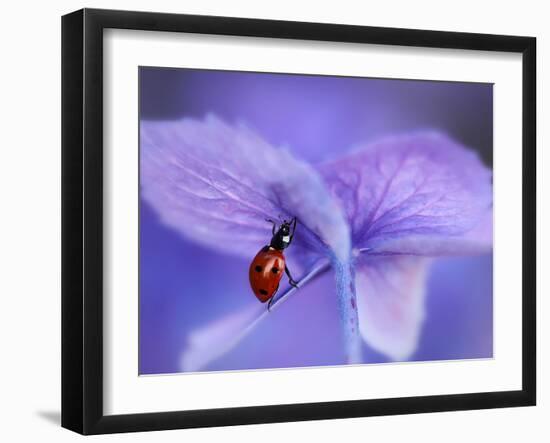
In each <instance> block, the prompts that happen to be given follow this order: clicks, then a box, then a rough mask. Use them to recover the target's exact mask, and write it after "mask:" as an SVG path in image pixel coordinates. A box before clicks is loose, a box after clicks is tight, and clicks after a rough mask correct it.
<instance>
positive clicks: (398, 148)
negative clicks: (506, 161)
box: [319, 132, 492, 255]
mask: <svg viewBox="0 0 550 443" xmlns="http://www.w3.org/2000/svg"><path fill="white" fill-rule="evenodd" d="M319 170H320V171H321V173H322V175H323V177H324V178H325V180H326V182H327V184H328V186H329V188H330V189H331V192H332V193H333V195H335V196H336V197H337V198H338V200H339V201H340V204H341V206H342V208H343V211H344V213H345V214H346V216H347V219H348V222H349V224H350V227H351V230H352V241H353V246H354V248H356V249H367V250H369V251H371V252H372V253H388V254H420V255H453V254H461V253H468V252H477V251H478V249H480V248H486V247H487V246H488V247H489V248H490V245H491V238H490V230H486V231H485V236H484V237H483V236H478V237H473V236H469V235H468V233H469V232H470V231H473V230H475V229H476V228H477V227H478V226H479V225H480V223H482V221H483V220H487V219H489V218H490V216H491V212H492V175H491V171H490V170H489V169H488V168H487V167H485V166H484V165H483V163H482V162H481V161H480V159H479V158H478V156H477V154H475V153H474V152H473V151H471V150H469V149H467V148H465V147H463V146H461V145H460V144H458V143H456V142H454V141H453V140H451V139H449V138H448V137H447V136H445V135H442V134H439V133H435V132H430V133H419V134H414V135H408V136H400V137H392V138H388V139H385V140H382V141H380V142H378V143H374V144H371V145H368V146H365V147H362V148H361V149H359V150H357V151H356V152H354V153H352V154H350V155H348V156H346V157H343V158H341V159H337V160H335V161H332V162H330V163H326V164H323V165H321V166H319Z"/></svg>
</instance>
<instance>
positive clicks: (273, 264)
mask: <svg viewBox="0 0 550 443" xmlns="http://www.w3.org/2000/svg"><path fill="white" fill-rule="evenodd" d="M267 221H268V222H271V223H273V229H272V234H273V237H272V238H271V242H270V243H269V245H267V246H264V247H263V248H262V249H260V252H258V254H256V257H254V260H252V263H250V270H249V271H248V276H249V278H250V287H251V288H252V291H253V292H254V295H255V296H256V297H257V298H258V300H260V301H261V302H262V303H265V302H266V301H268V300H269V304H268V305H267V309H268V310H269V309H270V308H271V304H272V303H273V300H274V297H273V296H274V295H275V293H276V292H277V289H279V283H280V281H281V278H282V277H283V271H284V272H285V273H286V275H287V276H288V282H289V283H290V285H292V286H294V287H295V288H297V287H298V284H297V282H296V281H294V279H293V278H292V276H291V275H290V271H289V270H288V266H287V265H286V261H285V256H284V255H283V250H284V249H286V248H288V247H289V246H290V243H291V242H292V238H293V237H294V233H295V232H296V217H294V218H293V219H292V220H291V221H289V222H287V221H286V220H284V221H283V223H282V224H281V226H279V229H277V224H276V223H275V222H274V221H273V220H267ZM291 227H292V233H291V232H290V231H291Z"/></svg>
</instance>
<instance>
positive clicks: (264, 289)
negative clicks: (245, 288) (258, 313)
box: [248, 246, 285, 303]
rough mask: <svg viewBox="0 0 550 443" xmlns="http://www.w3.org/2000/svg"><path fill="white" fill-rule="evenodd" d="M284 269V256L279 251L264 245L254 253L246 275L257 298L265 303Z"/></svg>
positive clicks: (273, 291) (275, 288) (272, 294)
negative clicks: (254, 255)
mask: <svg viewBox="0 0 550 443" xmlns="http://www.w3.org/2000/svg"><path fill="white" fill-rule="evenodd" d="M284 270H285V257H284V255H283V253H282V252H281V251H278V250H276V249H273V248H270V247H268V246H266V247H265V248H262V249H261V250H260V252H258V254H256V257H254V260H252V263H251V264H250V270H249V273H248V276H249V278H250V286H251V288H252V291H253V292H254V295H255V296H256V297H257V298H258V300H260V301H261V302H262V303H265V302H266V301H268V300H269V299H270V298H271V297H273V296H274V295H275V293H276V292H277V289H279V282H280V281H281V278H282V276H283V272H284Z"/></svg>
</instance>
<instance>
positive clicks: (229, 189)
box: [140, 116, 350, 258]
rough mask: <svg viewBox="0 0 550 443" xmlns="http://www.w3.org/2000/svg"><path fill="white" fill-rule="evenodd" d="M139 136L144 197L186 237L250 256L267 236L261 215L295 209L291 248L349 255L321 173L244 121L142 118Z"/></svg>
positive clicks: (267, 228) (289, 213) (273, 215)
mask: <svg viewBox="0 0 550 443" xmlns="http://www.w3.org/2000/svg"><path fill="white" fill-rule="evenodd" d="M140 137H141V156H140V158H141V171H140V173H141V174H140V175H141V186H142V195H143V198H144V199H145V200H146V201H147V202H148V203H149V204H150V205H151V206H152V207H153V208H154V209H155V210H156V211H157V213H158V214H159V216H160V218H161V220H162V221H163V222H164V223H165V224H167V225H168V226H170V227H172V228H174V229H175V230H176V231H178V232H180V233H181V234H183V235H184V236H186V237H187V238H189V239H192V240H194V241H197V242H199V243H201V244H204V245H206V246H208V247H210V248H213V249H215V250H219V251H224V252H228V253H233V254H239V255H242V256H245V257H253V256H254V254H255V253H256V252H257V250H258V249H259V248H260V247H261V246H263V245H264V244H266V243H267V242H268V241H269V238H270V235H271V225H270V224H269V223H267V222H266V221H265V219H266V218H272V219H277V218H278V217H279V216H281V217H285V218H287V219H290V218H291V217H293V216H296V217H298V220H299V226H298V229H299V235H297V238H296V246H295V249H299V248H300V247H302V248H306V249H307V250H315V251H316V252H318V253H319V252H328V251H332V253H334V254H335V255H336V256H337V257H341V258H347V257H348V256H349V251H350V239H349V228H348V226H347V224H346V222H345V220H344V217H343V214H342V213H341V211H340V210H339V207H338V205H337V204H336V202H334V200H333V199H332V197H331V196H330V195H329V193H328V191H327V189H326V187H325V185H324V183H323V181H322V179H321V177H320V176H319V174H318V173H317V172H316V171H315V170H314V169H313V168H312V167H310V166H309V165H308V164H306V163H304V162H301V161H299V160H297V159H296V158H294V157H293V156H292V155H291V154H290V152H289V151H287V150H285V149H277V148H274V147H272V146H271V145H269V144H268V143H267V142H265V141H264V140H262V139H261V138H260V137H259V136H257V135H256V134H255V133H254V132H252V131H251V130H250V129H248V128H246V127H245V126H244V125H240V126H232V125H229V124H226V123H224V122H223V121H221V120H219V119H218V118H216V117H214V116H209V117H207V118H206V119H204V120H194V119H189V118H185V119H182V120H179V121H142V122H141V125H140Z"/></svg>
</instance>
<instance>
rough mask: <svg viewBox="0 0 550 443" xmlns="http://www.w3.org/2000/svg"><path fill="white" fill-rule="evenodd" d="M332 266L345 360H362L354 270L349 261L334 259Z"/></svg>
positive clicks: (352, 361) (357, 361)
mask: <svg viewBox="0 0 550 443" xmlns="http://www.w3.org/2000/svg"><path fill="white" fill-rule="evenodd" d="M332 266H333V267H334V271H335V275H336V292H337V294H338V301H339V308H340V318H341V322H342V329H343V331H344V343H345V350H346V357H347V361H348V363H350V364H357V363H361V362H362V358H361V340H360V336H359V317H358V314H357V299H356V296H355V272H354V268H353V265H352V264H351V263H350V262H342V261H340V260H337V259H334V260H333V263H332Z"/></svg>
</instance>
